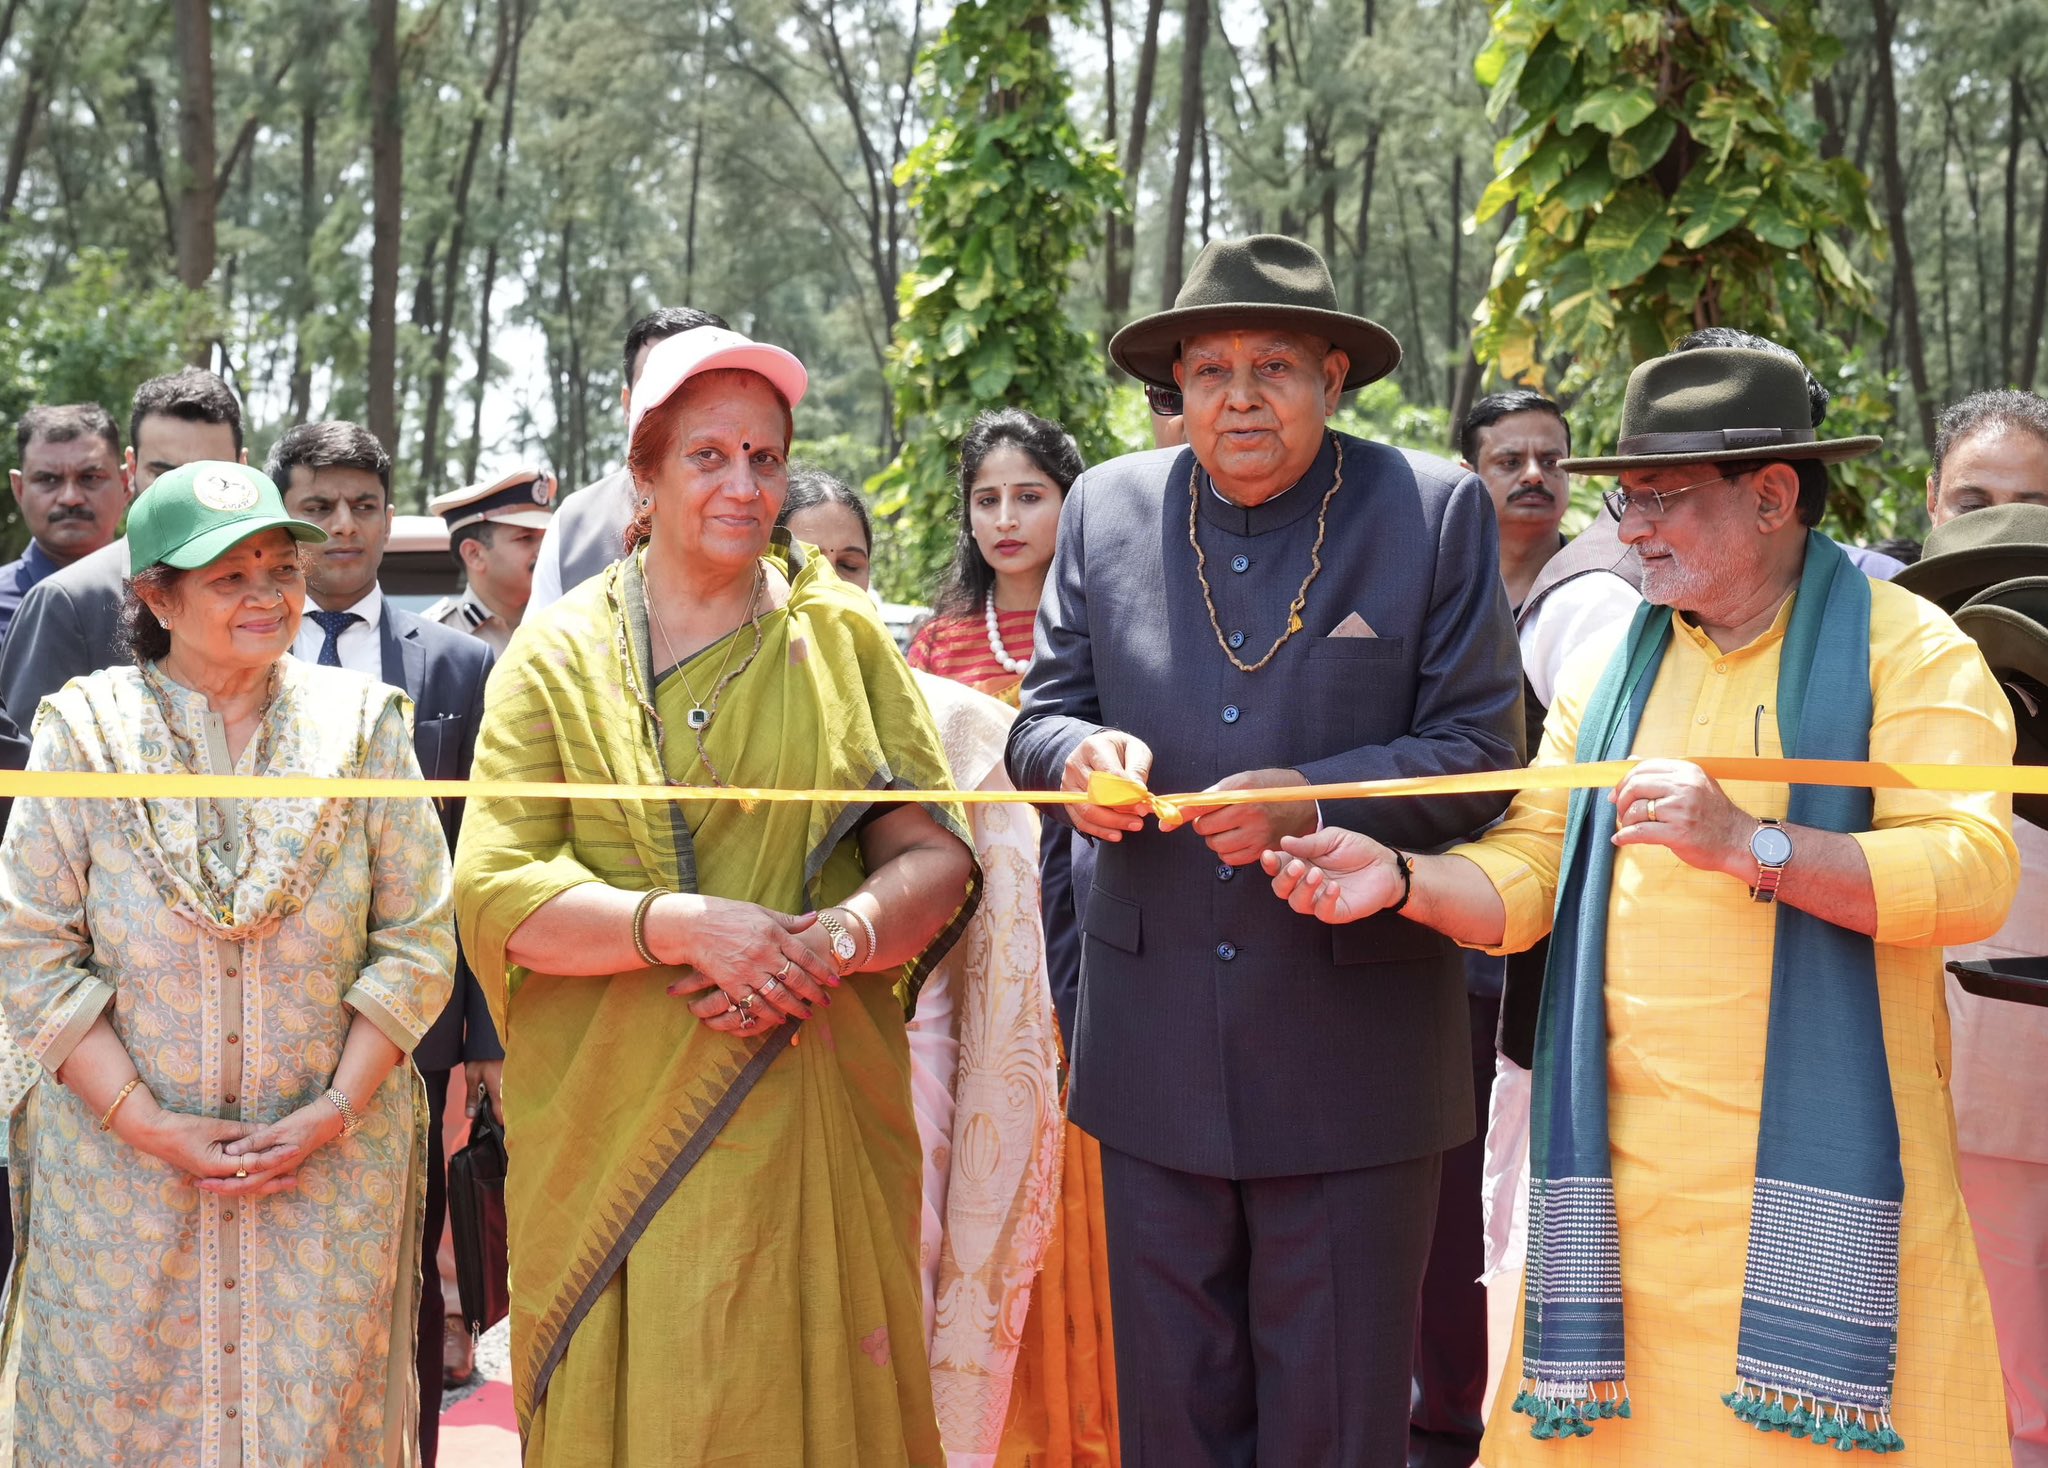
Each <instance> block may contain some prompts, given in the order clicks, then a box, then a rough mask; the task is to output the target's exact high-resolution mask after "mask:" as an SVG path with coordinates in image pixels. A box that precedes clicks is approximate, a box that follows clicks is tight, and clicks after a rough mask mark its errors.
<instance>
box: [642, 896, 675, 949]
mask: <svg viewBox="0 0 2048 1468" xmlns="http://www.w3.org/2000/svg"><path fill="white" fill-rule="evenodd" d="M674 895H675V894H674V893H673V892H671V891H669V889H668V888H666V887H656V888H655V889H654V890H653V891H652V892H649V893H648V894H647V895H646V896H644V897H642V898H641V899H640V905H639V906H638V907H636V908H634V909H633V949H634V951H635V952H636V953H638V954H639V955H640V961H641V962H642V963H644V964H646V965H647V966H648V967H649V968H660V967H662V962H661V960H660V959H658V958H656V957H655V956H654V950H653V949H652V948H649V947H648V946H647V910H648V909H649V908H651V907H653V906H654V899H655V898H657V897H673V896H674Z"/></svg>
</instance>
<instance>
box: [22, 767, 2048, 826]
mask: <svg viewBox="0 0 2048 1468" xmlns="http://www.w3.org/2000/svg"><path fill="white" fill-rule="evenodd" d="M1641 762H1642V761H1641V760H1608V761H1605V762H1603V763H1599V764H1583V765H1545V766H1541V767H1538V768H1524V769H1512V770H1477V771H1474V772H1472V773H1470V774H1463V775H1417V776H1411V777H1407V778H1403V779H1397V780H1359V781H1350V782H1343V783H1338V784H1331V785H1281V786H1270V787H1265V788H1259V789H1246V790H1213V791H1200V790H1197V791H1189V792H1186V793H1183V794H1174V795H1157V794H1154V793H1153V792H1152V791H1150V790H1148V789H1146V788H1145V787H1144V786H1143V785H1141V784H1139V783H1138V782H1137V781H1135V780H1128V779H1125V778H1123V777H1121V776H1117V775H1106V774H1100V773H1098V774H1096V775H1093V776H1091V777H1090V779H1089V782H1088V789H1087V790H1086V791H1080V790H768V789H759V788H743V787H735V786H723V785H722V786H708V785H565V784H561V783H558V782H553V781H544V780H371V779H349V780H322V779H317V778H314V777H312V776H309V775H279V776H271V775H114V774H97V773H93V774H83V773H81V774H73V773H68V772H56V771H11V772H0V798H8V799H13V798H42V799H59V800H121V799H126V800H136V799H144V798H147V799H152V800H178V799H190V800H205V799H212V800H263V799H270V800H342V799H346V800H373V799H385V800H389V799H408V798H418V797H421V796H427V797H445V798H448V799H455V800H477V799H492V800H612V801H626V800H648V801H675V800H737V801H739V802H740V803H741V804H743V805H752V804H754V803H756V802H758V801H827V802H832V803H837V804H849V805H852V804H897V805H900V804H905V803H909V802H918V801H949V802H955V803H958V804H961V805H1102V806H1117V807H1122V808H1130V807H1134V806H1135V807H1142V808H1143V809H1145V810H1146V811H1147V812H1148V813H1150V814H1152V815H1156V816H1159V817H1160V818H1162V819H1164V820H1166V821H1168V822H1174V821H1178V820H1179V819H1180V818H1181V812H1182V809H1183V808H1184V807H1196V808H1204V809H1206V808H1211V807H1215V806H1225V805H1257V804H1267V803H1284V802H1291V801H1300V800H1377V799H1384V798H1387V797H1390V796H1416V795H1476V794H1503V793H1509V792H1513V791H1520V790H1606V789H1612V788H1613V787H1615V786H1617V785H1619V784H1621V782H1622V781H1623V780H1625V779H1627V778H1628V774H1629V772H1630V771H1631V770H1633V769H1634V768H1635V767H1636V766H1637V765H1638V764H1640V763H1641ZM1690 763H1692V764H1696V765H1698V766H1699V767H1700V768H1701V769H1702V770H1704V771H1706V773H1707V774H1709V775H1711V776H1713V777H1714V778H1715V779H1717V780H1741V781H1751V782H1757V783H1763V784H1777V785H1843V786H1856V787H1861V788H1864V789H1870V790H1949V791H1986V792H1991V793H1995V794H2004V795H2048V765H1931V764H1904V765H1901V764H1878V763H1872V762H1863V761H1855V760H1800V759H1756V758H1750V757H1746V756H1745V757H1740V758H1737V757H1725V758H1723V757H1712V758H1705V759H1695V760H1692V761H1690Z"/></svg>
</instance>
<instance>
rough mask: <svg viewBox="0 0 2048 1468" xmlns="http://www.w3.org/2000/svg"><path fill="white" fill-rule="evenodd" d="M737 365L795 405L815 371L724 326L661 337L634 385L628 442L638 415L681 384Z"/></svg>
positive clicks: (637, 425) (637, 427) (636, 426)
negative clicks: (760, 378)
mask: <svg viewBox="0 0 2048 1468" xmlns="http://www.w3.org/2000/svg"><path fill="white" fill-rule="evenodd" d="M720 368H738V369H739V370H741V371H743V372H758V373H759V374H760V375H761V376H763V377H765V378H767V379H768V382H769V385H770V386H772V387H773V388H774V389H775V390H776V391H777V392H778V393H780V394H782V400H783V401H784V402H785V403H787V404H788V405H789V406H790V407H792V408H794V407H795V406H796V405H797V404H798V403H800V402H802V401H803V397H804V392H805V390H806V389H807V388H809V387H810V385H811V376H810V374H809V373H808V372H806V371H805V370H804V364H803V363H801V362H799V361H798V360H797V359H796V357H795V355H794V354H793V353H790V352H786V351H784V350H783V349H782V348H781V347H777V346H770V345H769V344H768V343H767V342H757V341H755V340H753V339H752V338H751V337H745V336H741V335H740V334H739V333H738V332H736V331H727V330H725V329H724V328H723V327H717V326H699V327H694V328H692V329H691V330H689V331H679V332H677V333H676V334H675V335H674V336H670V337H663V338H662V339H661V340H660V341H658V342H656V343H655V344H654V345H653V346H651V347H649V348H648V349H647V360H646V361H645V362H643V363H642V364H641V366H640V380H639V381H638V382H636V383H634V384H633V389H632V392H633V406H632V410H631V411H630V412H629V413H628V414H627V418H626V441H627V442H628V443H630V442H632V439H633V435H634V434H635V433H638V432H639V431H640V420H641V419H643V418H645V417H646V416H647V415H648V414H649V413H650V412H652V411H653V410H654V409H655V408H657V407H659V406H660V405H661V404H663V403H665V402H667V401H668V400H669V399H670V398H671V397H673V396H674V395H675V391H676V389H677V388H679V387H681V386H682V385H683V384H684V383H686V382H688V381H689V380H690V379H691V378H693V377H695V376H697V374H699V373H700V372H716V371H718V370H719V369H720Z"/></svg>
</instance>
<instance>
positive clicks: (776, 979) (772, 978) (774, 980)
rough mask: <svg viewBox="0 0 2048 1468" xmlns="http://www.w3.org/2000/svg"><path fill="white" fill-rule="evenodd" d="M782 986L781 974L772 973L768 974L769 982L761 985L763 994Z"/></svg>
mask: <svg viewBox="0 0 2048 1468" xmlns="http://www.w3.org/2000/svg"><path fill="white" fill-rule="evenodd" d="M781 987H782V976H781V975H780V974H770V975H769V976H768V982H767V983H765V984H763V985H762V986H761V992H762V993H763V994H768V993H771V992H773V991H774V990H776V989H780V988H781Z"/></svg>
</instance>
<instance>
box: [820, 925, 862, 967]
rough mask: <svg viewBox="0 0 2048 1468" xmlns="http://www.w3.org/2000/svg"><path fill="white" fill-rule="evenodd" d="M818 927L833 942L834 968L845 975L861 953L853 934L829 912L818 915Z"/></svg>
mask: <svg viewBox="0 0 2048 1468" xmlns="http://www.w3.org/2000/svg"><path fill="white" fill-rule="evenodd" d="M818 926H819V927H821V928H823V929H824V930H825V934H826V936H827V937H829V938H830V939H831V940H832V963H833V966H834V967H836V968H837V969H838V970H839V972H840V973H842V974H844V973H845V972H846V971H847V970H848V969H850V968H852V967H853V960H854V955H856V954H857V953H859V952H860V949H859V947H858V946H856V945H855V943H854V941H853V934H852V933H850V932H848V931H847V930H846V924H845V923H842V922H841V921H839V919H838V918H836V917H834V916H832V914H831V913H829V912H821V913H819V914H818Z"/></svg>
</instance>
